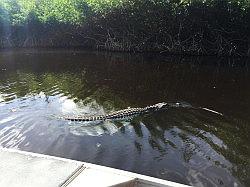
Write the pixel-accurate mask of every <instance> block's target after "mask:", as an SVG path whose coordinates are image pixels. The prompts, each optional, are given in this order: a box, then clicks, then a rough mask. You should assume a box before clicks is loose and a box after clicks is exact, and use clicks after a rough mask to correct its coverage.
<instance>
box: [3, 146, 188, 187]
mask: <svg viewBox="0 0 250 187" xmlns="http://www.w3.org/2000/svg"><path fill="white" fill-rule="evenodd" d="M0 171H1V172H0V186H1V187H5V186H6V187H23V186H25V187H45V186H46V187H55V186H62V187H66V186H67V187H82V186H86V187H87V186H91V187H95V186H97V187H104V186H117V187H120V186H121V187H142V186H145V187H153V186H155V187H163V186H164V187H187V186H186V185H182V184H178V183H174V182H170V181H166V180H161V179H157V178H153V177H148V176H144V175H139V174H135V173H131V172H127V171H122V170H117V169H113V168H109V167H104V166H99V165H95V164H90V163H85V162H79V161H74V160H70V159H64V158H58V157H53V156H47V155H42V154H36V153H30V152H24V151H18V150H12V149H5V148H1V149H0Z"/></svg>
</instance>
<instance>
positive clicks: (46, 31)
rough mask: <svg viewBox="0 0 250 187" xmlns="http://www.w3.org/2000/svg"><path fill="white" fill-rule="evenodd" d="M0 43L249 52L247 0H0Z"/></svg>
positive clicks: (249, 16) (22, 45) (1, 45)
mask: <svg viewBox="0 0 250 187" xmlns="http://www.w3.org/2000/svg"><path fill="white" fill-rule="evenodd" d="M0 26H1V27H0V47H2V48H3V47H53V46H56V47H75V46H81V47H87V48H99V49H106V50H118V51H160V52H170V53H181V54H219V55H249V54H250V1H249V0H203V1H202V0H105V1H104V0H1V1H0Z"/></svg>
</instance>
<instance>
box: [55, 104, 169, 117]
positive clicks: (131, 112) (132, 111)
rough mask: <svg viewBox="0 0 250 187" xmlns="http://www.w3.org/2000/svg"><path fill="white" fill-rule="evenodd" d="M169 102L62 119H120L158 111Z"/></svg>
mask: <svg viewBox="0 0 250 187" xmlns="http://www.w3.org/2000/svg"><path fill="white" fill-rule="evenodd" d="M166 106H167V103H158V104H155V105H151V106H147V107H144V108H127V109H123V110H119V111H116V112H111V113H109V114H106V115H90V116H87V115H77V116H62V117H60V118H61V119H64V120H70V121H85V122H87V121H90V122H91V121H104V120H119V119H123V118H129V117H133V116H135V115H141V114H145V113H148V112H152V111H157V110H159V109H162V108H163V107H166Z"/></svg>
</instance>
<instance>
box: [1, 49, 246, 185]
mask: <svg viewBox="0 0 250 187" xmlns="http://www.w3.org/2000/svg"><path fill="white" fill-rule="evenodd" d="M246 62H247V61H244V60H237V59H234V60H232V59H229V60H226V61H224V60H221V61H219V60H218V59H211V58H210V59H192V58H188V59H183V58H173V57H157V58H156V57H155V56H146V57H145V56H143V55H133V56H131V55H121V54H119V53H115V54H106V53H90V52H82V51H69V52H65V51H43V52H36V51H14V52H12V53H9V52H8V51H7V52H1V53H0V71H1V73H0V145H1V146H2V147H11V148H17V149H21V150H27V151H33V152H39V153H45V154H51V155H56V156H61V157H66V158H73V159H77V160H83V161H88V162H93V163H98V164H102V165H107V166H112V167H116V168H120V169H125V170H130V171H134V172H138V173H143V174H147V175H151V176H156V177H160V178H163V179H168V180H172V181H177V182H181V183H185V184H191V185H194V186H242V185H245V186H248V185H249V184H250V181H249V173H250V170H249V168H250V145H249V140H250V137H249V132H250V126H249V122H250V118H249V117H250V116H249V113H250V108H249V106H250V105H249V104H250V98H249V94H250V88H249V86H248V83H249V80H250V76H249V75H250V74H249V71H248V64H247V63H246ZM3 69H4V70H3ZM239 90H240V91H239ZM162 101H167V102H176V101H179V102H182V101H185V102H188V103H191V104H192V105H193V106H195V107H197V108H183V109H181V108H178V109H177V108H176V109H169V110H166V111H161V112H157V113H154V114H148V115H144V116H139V117H136V118H134V119H132V120H126V121H116V122H114V121H107V122H105V123H101V124H90V125H85V124H82V123H72V122H68V121H63V120H58V119H57V118H56V117H55V116H57V115H62V114H85V113H88V114H104V113H108V112H111V111H115V110H118V109H123V108H127V107H128V106H130V107H141V106H146V105H150V104H155V103H157V102H162ZM199 107H201V108H207V109H209V110H202V109H201V108H199ZM210 110H213V111H218V112H219V113H222V114H223V115H219V114H217V113H215V112H212V111H210Z"/></svg>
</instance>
